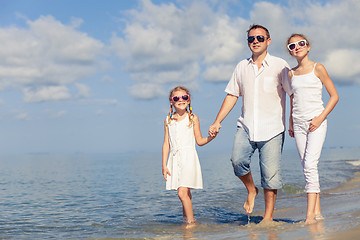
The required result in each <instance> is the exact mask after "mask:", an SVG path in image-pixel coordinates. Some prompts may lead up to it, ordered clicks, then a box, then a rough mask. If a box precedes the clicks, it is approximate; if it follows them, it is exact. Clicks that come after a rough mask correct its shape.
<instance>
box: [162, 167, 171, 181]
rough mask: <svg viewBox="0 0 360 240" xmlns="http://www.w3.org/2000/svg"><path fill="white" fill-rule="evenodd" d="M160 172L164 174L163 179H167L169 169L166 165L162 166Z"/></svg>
mask: <svg viewBox="0 0 360 240" xmlns="http://www.w3.org/2000/svg"><path fill="white" fill-rule="evenodd" d="M162 174H163V176H164V179H165V181H167V175H169V176H171V174H170V171H169V169H168V168H167V167H163V170H162Z"/></svg>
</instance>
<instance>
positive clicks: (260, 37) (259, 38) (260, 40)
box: [247, 35, 265, 43]
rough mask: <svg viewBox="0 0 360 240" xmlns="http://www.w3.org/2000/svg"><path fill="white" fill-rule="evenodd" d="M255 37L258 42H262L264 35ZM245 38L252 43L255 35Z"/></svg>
mask: <svg viewBox="0 0 360 240" xmlns="http://www.w3.org/2000/svg"><path fill="white" fill-rule="evenodd" d="M256 39H257V40H258V41H259V42H264V41H265V37H264V36H262V35H259V36H256ZM247 40H248V43H253V42H254V41H255V36H249V37H248V39H247Z"/></svg>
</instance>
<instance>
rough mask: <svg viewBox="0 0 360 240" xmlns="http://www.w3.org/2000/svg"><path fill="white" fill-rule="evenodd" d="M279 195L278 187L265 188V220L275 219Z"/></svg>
mask: <svg viewBox="0 0 360 240" xmlns="http://www.w3.org/2000/svg"><path fill="white" fill-rule="evenodd" d="M276 196H277V189H266V188H264V198H265V214H264V219H263V221H264V220H265V221H267V220H270V221H272V220H273V214H274V209H275V202H276Z"/></svg>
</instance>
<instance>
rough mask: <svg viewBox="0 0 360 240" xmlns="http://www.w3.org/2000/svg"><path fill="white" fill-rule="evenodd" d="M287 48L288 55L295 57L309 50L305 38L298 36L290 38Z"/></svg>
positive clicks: (303, 54) (305, 53) (301, 55)
mask: <svg viewBox="0 0 360 240" xmlns="http://www.w3.org/2000/svg"><path fill="white" fill-rule="evenodd" d="M288 50H289V53H290V55H291V56H293V57H295V58H298V57H304V56H305V55H307V54H308V52H309V51H310V46H309V44H308V42H307V41H306V39H304V38H302V37H300V36H295V37H292V38H290V41H289V44H288Z"/></svg>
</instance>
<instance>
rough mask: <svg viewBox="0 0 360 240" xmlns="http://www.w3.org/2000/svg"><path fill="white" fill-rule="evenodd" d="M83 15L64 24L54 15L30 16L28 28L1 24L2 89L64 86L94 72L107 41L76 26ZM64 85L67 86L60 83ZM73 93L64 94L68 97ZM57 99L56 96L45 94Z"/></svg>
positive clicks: (0, 78) (0, 69)
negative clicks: (33, 17) (104, 42)
mask: <svg viewBox="0 0 360 240" xmlns="http://www.w3.org/2000/svg"><path fill="white" fill-rule="evenodd" d="M81 23H82V20H81V19H75V18H74V19H72V23H71V25H64V24H62V23H61V22H59V21H57V20H56V19H55V18H54V17H52V16H41V17H39V18H38V19H36V20H34V21H30V20H27V21H26V24H27V28H20V27H15V26H12V27H8V28H0V39H1V44H0V55H1V58H0V89H5V88H8V87H14V88H17V89H22V88H25V89H24V93H26V94H28V95H27V96H25V99H31V97H30V98H29V94H31V92H29V89H28V88H29V87H35V88H40V89H41V88H42V87H43V86H47V85H52V86H62V85H66V84H73V83H75V82H76V81H78V80H80V79H83V78H85V77H87V76H90V75H92V74H94V73H95V72H96V71H97V67H96V66H97V63H99V56H100V55H101V54H102V51H103V50H104V45H103V43H101V42H100V41H98V40H95V39H93V38H91V37H89V36H88V35H87V34H86V33H83V32H80V31H78V30H77V29H76V28H77V27H79V26H80V24H81ZM60 88H64V87H60ZM67 97H69V95H66V97H60V98H57V99H64V98H67ZM47 99H51V100H55V99H56V98H49V97H47V98H42V99H41V101H46V100H47Z"/></svg>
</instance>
